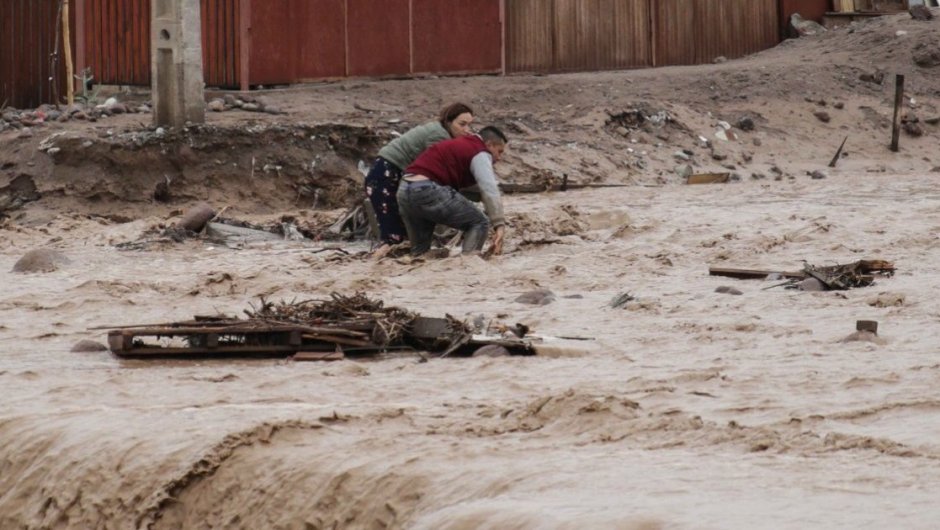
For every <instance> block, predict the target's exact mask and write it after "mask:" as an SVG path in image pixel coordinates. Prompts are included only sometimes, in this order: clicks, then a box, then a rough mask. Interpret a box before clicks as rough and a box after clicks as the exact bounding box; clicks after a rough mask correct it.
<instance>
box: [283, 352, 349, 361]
mask: <svg viewBox="0 0 940 530" xmlns="http://www.w3.org/2000/svg"><path fill="white" fill-rule="evenodd" d="M344 359H346V355H344V354H343V352H341V351H299V352H297V353H295V354H294V355H293V356H292V357H291V360H294V361H342V360H344Z"/></svg>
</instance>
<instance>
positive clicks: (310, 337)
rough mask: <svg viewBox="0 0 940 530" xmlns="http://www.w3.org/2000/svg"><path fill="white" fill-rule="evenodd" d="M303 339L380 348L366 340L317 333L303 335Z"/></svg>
mask: <svg viewBox="0 0 940 530" xmlns="http://www.w3.org/2000/svg"><path fill="white" fill-rule="evenodd" d="M303 338H304V339H307V340H321V341H324V342H332V343H333V344H345V345H346V346H358V347H362V348H367V347H370V346H372V347H375V348H380V347H381V346H380V345H378V344H374V343H372V342H369V341H367V340H360V339H353V338H349V337H340V336H337V335H324V334H320V333H317V334H310V333H305V334H304V335H303Z"/></svg>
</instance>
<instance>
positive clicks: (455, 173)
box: [405, 134, 486, 190]
mask: <svg viewBox="0 0 940 530" xmlns="http://www.w3.org/2000/svg"><path fill="white" fill-rule="evenodd" d="M484 151H486V144H484V143H483V139H482V138H480V137H479V136H477V135H475V134H471V135H470V136H463V137H461V138H454V139H453V140H445V141H443V142H438V143H436V144H434V145H432V146H431V147H429V148H428V149H427V150H426V151H425V152H423V153H421V155H420V156H418V158H417V159H416V160H415V161H414V162H412V163H411V165H410V166H408V168H407V169H405V174H406V175H407V174H412V175H424V176H425V177H427V178H429V179H431V180H433V181H434V182H437V183H438V184H441V185H444V186H450V187H452V188H454V189H458V190H459V189H462V188H466V187H469V186H473V185H474V184H476V183H477V181H476V179H475V178H473V173H471V172H470V161H472V160H473V157H475V156H477V155H478V154H480V153H482V152H484Z"/></svg>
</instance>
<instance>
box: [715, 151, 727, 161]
mask: <svg viewBox="0 0 940 530" xmlns="http://www.w3.org/2000/svg"><path fill="white" fill-rule="evenodd" d="M727 159H728V155H726V154H725V153H722V152H721V151H712V160H717V161H719V162H721V161H723V160H727Z"/></svg>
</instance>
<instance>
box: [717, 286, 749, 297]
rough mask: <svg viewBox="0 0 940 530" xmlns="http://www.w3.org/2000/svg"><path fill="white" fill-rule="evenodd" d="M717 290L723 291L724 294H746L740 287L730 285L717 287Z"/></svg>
mask: <svg viewBox="0 0 940 530" xmlns="http://www.w3.org/2000/svg"><path fill="white" fill-rule="evenodd" d="M715 292H716V293H722V294H731V295H735V296H740V295H742V294H744V293H743V292H741V291H740V290H739V289H735V288H734V287H729V286H727V285H722V286H721V287H718V288H716V289H715Z"/></svg>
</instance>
